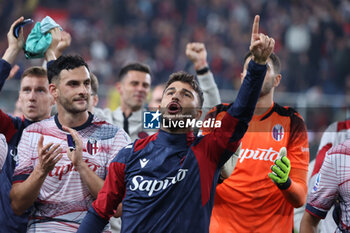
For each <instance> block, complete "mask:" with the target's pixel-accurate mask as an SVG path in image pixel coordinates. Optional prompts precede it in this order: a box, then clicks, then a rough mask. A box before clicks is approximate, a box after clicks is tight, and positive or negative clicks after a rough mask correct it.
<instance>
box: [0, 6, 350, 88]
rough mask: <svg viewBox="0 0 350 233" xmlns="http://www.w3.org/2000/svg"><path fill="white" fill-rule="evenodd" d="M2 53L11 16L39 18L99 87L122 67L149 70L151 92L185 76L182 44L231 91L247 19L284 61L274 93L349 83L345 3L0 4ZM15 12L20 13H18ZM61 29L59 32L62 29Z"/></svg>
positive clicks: (349, 13)
mask: <svg viewBox="0 0 350 233" xmlns="http://www.w3.org/2000/svg"><path fill="white" fill-rule="evenodd" d="M0 5H1V11H2V12H1V15H0V19H1V22H2V23H1V28H0V30H1V40H0V41H2V42H1V46H0V49H1V50H3V49H4V48H5V46H6V44H4V43H5V42H6V40H5V36H6V33H5V32H6V31H7V28H6V26H7V25H9V24H10V23H11V22H12V21H13V19H14V18H15V15H16V16H17V15H22V14H24V15H26V16H27V17H32V18H37V20H41V19H40V17H42V14H43V12H50V11H55V15H54V16H53V17H54V18H55V16H56V19H58V21H61V22H63V23H64V24H66V25H67V27H66V28H65V30H67V31H68V32H70V33H71V35H72V37H73V38H74V39H73V44H72V46H71V47H70V51H69V52H75V53H78V54H82V55H83V57H85V58H86V59H87V60H88V61H90V64H92V70H93V72H95V73H96V74H97V75H98V77H99V78H100V80H101V82H102V83H106V84H110V83H114V81H115V78H114V77H115V74H116V73H117V72H118V70H119V69H120V67H121V66H122V65H123V64H125V63H126V62H128V61H131V60H133V61H134V60H139V61H141V62H145V63H147V64H149V65H150V66H151V68H152V71H153V73H154V75H153V76H154V77H155V80H154V84H158V83H161V82H164V81H165V80H166V77H168V74H170V73H172V72H173V71H174V70H179V69H187V68H188V66H189V64H188V62H187V59H186V57H185V54H184V50H185V45H186V43H187V42H188V41H200V42H204V43H205V44H206V45H207V48H208V51H209V60H210V66H211V69H212V71H213V73H214V74H215V77H216V81H217V84H218V86H219V88H235V89H237V88H238V85H239V77H240V76H239V74H240V71H241V67H242V57H244V54H245V53H246V52H247V50H248V41H249V40H248V39H247V38H249V35H250V30H251V29H250V24H251V22H250V21H251V19H252V18H253V15H255V14H256V13H259V14H260V16H261V22H262V23H261V29H262V31H263V32H265V33H267V34H269V35H271V36H272V37H273V38H275V39H276V53H277V54H278V55H279V56H280V57H281V60H282V61H284V64H283V75H284V76H285V77H286V78H285V79H283V80H282V84H283V85H282V86H281V87H280V88H279V90H280V91H281V90H284V91H292V92H301V91H306V90H308V89H309V88H311V87H317V88H319V89H320V90H322V91H323V92H324V93H330V94H334V93H337V94H338V93H345V92H346V89H349V83H350V76H349V75H350V66H349V65H348V61H349V60H350V43H349V41H350V40H349V38H350V3H349V1H346V0H332V1H329V0H320V1H317V4H316V1H311V0H307V1H298V0H294V1H291V0H290V1H282V0H271V1H267V0H259V1H256V0H247V1H243V0H237V1H230V0H177V1H161V0H128V1H122V0H102V1H94V0H86V1H84V2H80V1H74V0H62V1H49V0H36V1H33V0H17V1H2V2H1V3H0ZM19 12H21V13H19ZM63 27H64V25H63Z"/></svg>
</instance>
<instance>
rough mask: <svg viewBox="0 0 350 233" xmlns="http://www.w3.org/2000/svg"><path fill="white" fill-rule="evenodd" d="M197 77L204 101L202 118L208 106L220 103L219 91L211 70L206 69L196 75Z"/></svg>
mask: <svg viewBox="0 0 350 233" xmlns="http://www.w3.org/2000/svg"><path fill="white" fill-rule="evenodd" d="M197 79H198V83H199V86H200V87H201V88H202V91H203V98H204V102H203V113H202V117H201V119H204V117H205V116H206V114H207V112H208V111H209V109H210V108H212V107H214V106H215V105H217V104H220V103H221V99H220V93H219V89H218V87H217V85H216V83H215V80H214V76H213V73H212V72H210V71H208V72H207V73H205V74H203V75H198V76H197Z"/></svg>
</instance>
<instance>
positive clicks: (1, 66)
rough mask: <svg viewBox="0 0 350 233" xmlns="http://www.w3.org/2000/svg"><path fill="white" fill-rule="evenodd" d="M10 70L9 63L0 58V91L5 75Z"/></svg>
mask: <svg viewBox="0 0 350 233" xmlns="http://www.w3.org/2000/svg"><path fill="white" fill-rule="evenodd" d="M10 71H11V65H10V63H8V62H7V61H5V60H4V59H0V91H1V90H2V87H3V86H4V84H5V81H6V79H7V77H8V76H9V74H10Z"/></svg>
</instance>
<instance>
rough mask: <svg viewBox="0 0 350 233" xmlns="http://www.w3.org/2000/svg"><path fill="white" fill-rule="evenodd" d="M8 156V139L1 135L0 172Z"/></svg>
mask: <svg viewBox="0 0 350 233" xmlns="http://www.w3.org/2000/svg"><path fill="white" fill-rule="evenodd" d="M6 156H7V143H6V138H5V136H4V135H3V134H0V171H1V170H2V166H3V165H4V163H5V160H6Z"/></svg>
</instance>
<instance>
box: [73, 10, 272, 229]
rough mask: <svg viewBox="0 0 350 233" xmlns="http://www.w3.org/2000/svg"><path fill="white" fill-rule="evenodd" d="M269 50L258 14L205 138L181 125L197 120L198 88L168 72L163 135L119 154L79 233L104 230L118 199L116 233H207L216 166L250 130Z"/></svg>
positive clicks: (189, 78)
mask: <svg viewBox="0 0 350 233" xmlns="http://www.w3.org/2000/svg"><path fill="white" fill-rule="evenodd" d="M273 48H274V40H273V39H272V38H269V37H268V36H265V35H263V34H261V33H260V34H259V16H256V17H255V19H254V24H253V32H252V39H251V45H250V51H251V52H252V54H253V59H252V61H251V62H250V63H249V65H248V72H247V75H246V77H245V79H244V82H243V84H242V86H241V89H240V91H239V94H238V96H237V98H236V101H235V103H234V104H233V105H232V106H231V107H230V108H229V110H228V111H227V113H226V115H225V116H224V118H223V119H222V121H221V127H218V128H216V129H215V130H214V132H213V133H211V134H208V135H206V136H201V137H197V138H195V137H194V135H193V132H192V128H191V127H181V125H182V123H181V122H186V121H188V120H189V121H192V120H193V119H199V118H200V115H201V106H202V103H203V93H202V91H201V89H200V88H199V86H198V83H197V82H196V81H195V79H194V77H193V76H192V75H189V74H187V73H184V72H178V73H174V74H172V75H171V76H170V78H169V81H168V82H167V84H166V88H165V91H164V93H163V98H162V102H161V114H162V122H161V124H162V125H161V129H160V130H159V131H158V133H156V134H154V135H152V136H149V137H147V138H145V139H140V140H136V142H134V143H133V144H130V145H128V146H127V147H125V148H124V149H123V150H121V151H120V152H119V153H118V155H117V156H116V157H115V159H114V160H113V162H112V163H111V165H110V168H109V171H108V176H107V179H106V181H105V183H104V186H103V188H102V190H101V191H100V192H99V194H98V197H97V199H96V201H94V203H93V207H92V208H90V210H89V213H88V215H87V216H86V217H85V218H84V220H83V222H82V224H81V225H80V228H79V230H78V232H101V231H102V230H103V227H104V226H105V224H107V223H108V219H109V218H110V217H111V216H113V214H114V212H115V210H116V208H117V206H118V204H119V203H120V202H121V201H122V202H123V212H122V230H121V232H209V220H210V215H211V210H212V207H213V197H214V193H215V187H216V184H217V180H218V176H219V172H220V167H221V166H222V165H223V164H224V163H225V162H226V160H227V159H228V158H229V157H230V156H231V155H232V153H233V152H234V151H236V149H237V147H238V146H239V144H240V141H241V138H242V137H243V135H244V133H245V131H246V129H247V127H248V122H249V121H250V120H251V118H252V115H253V112H254V108H255V104H256V102H257V99H258V97H259V95H260V89H261V86H262V83H263V81H264V76H265V73H266V70H267V67H266V61H267V59H268V57H269V55H270V54H271V52H272V51H273ZM154 117H156V116H154ZM170 122H172V123H170ZM169 124H170V125H171V126H170V127H168V126H166V125H169ZM175 125H176V126H175ZM233 221H234V220H233Z"/></svg>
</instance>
